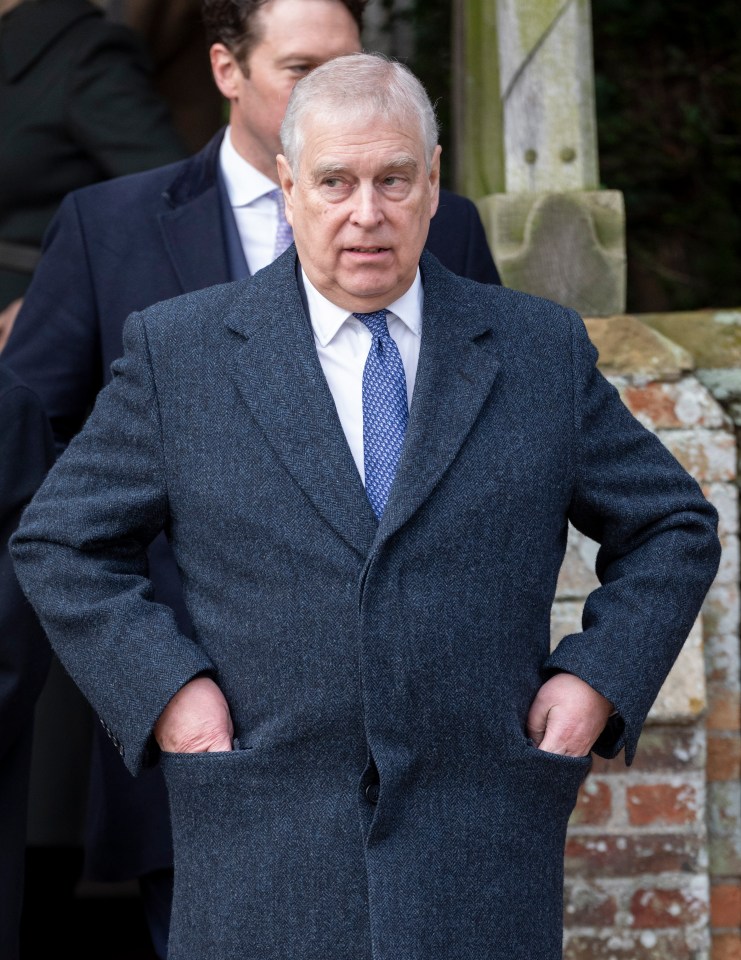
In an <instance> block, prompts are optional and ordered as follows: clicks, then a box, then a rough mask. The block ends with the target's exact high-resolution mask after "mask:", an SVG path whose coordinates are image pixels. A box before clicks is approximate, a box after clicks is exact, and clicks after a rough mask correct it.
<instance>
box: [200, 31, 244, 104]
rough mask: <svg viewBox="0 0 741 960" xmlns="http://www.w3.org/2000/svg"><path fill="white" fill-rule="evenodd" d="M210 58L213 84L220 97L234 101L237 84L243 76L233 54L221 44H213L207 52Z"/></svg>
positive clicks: (237, 89)
mask: <svg viewBox="0 0 741 960" xmlns="http://www.w3.org/2000/svg"><path fill="white" fill-rule="evenodd" d="M208 55H209V57H210V58H211V73H212V74H213V77H214V83H215V84H216V86H217V87H218V88H219V90H220V92H221V94H222V96H224V97H226V99H227V100H234V99H235V98H236V96H237V93H238V91H239V82H240V80H242V79H244V74H243V73H242V70H241V68H240V66H239V64H238V63H237V61H236V59H235V57H234V54H233V53H232V52H231V51H230V50H229V49H228V48H227V47H225V46H224V44H223V43H214V44H213V45H212V46H211V48H210V49H209V51H208Z"/></svg>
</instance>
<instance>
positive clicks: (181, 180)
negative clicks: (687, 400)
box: [3, 0, 499, 958]
mask: <svg viewBox="0 0 741 960" xmlns="http://www.w3.org/2000/svg"><path fill="white" fill-rule="evenodd" d="M364 6H365V0H203V4H202V7H203V20H204V23H205V26H206V29H207V33H208V37H209V43H210V48H209V52H210V58H211V65H212V73H213V77H214V81H215V84H216V87H217V88H218V90H219V91H220V93H221V94H222V96H223V97H224V98H225V102H226V103H228V111H229V122H228V124H227V125H226V127H225V128H224V130H222V131H220V132H219V134H218V135H217V136H216V137H215V138H214V139H213V140H212V141H211V142H210V143H209V144H208V145H207V146H206V147H205V148H204V149H203V150H202V151H201V152H199V153H198V154H196V155H195V156H193V157H190V158H189V159H188V160H185V161H183V162H182V163H178V164H175V165H171V166H167V167H160V168H157V169H155V170H152V171H149V172H147V173H144V174H142V175H140V176H135V177H125V178H118V179H115V180H112V181H109V182H107V183H105V184H101V185H99V186H97V187H95V188H94V189H91V190H83V191H78V192H75V193H73V194H71V195H70V196H69V197H68V198H67V200H66V201H65V203H64V204H63V205H62V208H61V211H60V214H59V216H58V217H57V219H56V220H55V222H54V224H53V226H52V228H51V230H50V231H49V233H48V235H47V239H46V245H45V252H44V256H43V258H42V261H41V263H40V265H39V268H38V270H37V273H36V275H35V277H34V280H33V283H32V284H31V288H30V290H29V291H28V294H27V297H26V300H25V303H24V306H23V310H22V311H21V313H20V315H19V317H18V319H17V321H16V324H15V328H14V330H13V334H12V336H11V337H10V340H9V342H8V345H7V347H6V348H5V350H4V352H3V359H4V360H5V361H6V362H7V364H8V365H9V366H10V367H11V368H12V369H13V370H14V371H15V373H16V374H18V375H19V376H20V377H21V378H22V379H23V380H24V381H25V382H26V383H28V384H29V385H30V386H31V387H32V388H33V389H34V390H35V391H36V392H37V393H38V395H39V396H40V397H41V399H42V401H43V403H44V406H45V408H46V410H47V413H48V414H49V417H50V420H51V423H52V427H53V429H54V434H55V437H56V440H57V444H58V446H59V447H60V448H63V447H64V446H65V445H66V444H67V442H68V441H69V440H70V438H71V437H72V436H73V435H74V434H75V433H76V432H77V431H78V430H79V428H80V426H81V425H82V423H83V422H84V420H85V418H86V417H87V415H88V413H89V411H90V408H91V406H92V404H93V402H94V400H95V397H96V395H97V393H98V391H99V390H100V388H101V387H102V386H103V385H104V384H105V383H107V382H108V380H109V379H110V366H111V363H112V362H113V360H115V359H116V357H118V356H119V355H120V353H121V350H122V345H121V344H122V328H123V324H124V321H125V319H126V317H127V316H128V314H129V313H130V312H132V311H133V310H140V309H142V308H144V307H147V306H149V305H150V304H152V303H156V302H157V301H159V300H164V299H167V298H169V297H174V296H177V295H178V294H181V293H186V292H188V291H191V290H198V289H201V288H203V287H206V286H210V285H211V284H215V283H223V282H225V281H228V280H236V279H238V278H242V277H246V276H249V275H250V274H254V273H256V272H257V271H258V270H260V269H262V268H263V267H265V266H267V265H268V264H269V263H271V262H272V260H273V259H274V258H275V256H276V255H277V253H278V252H282V251H283V250H284V249H285V247H286V246H287V245H288V244H289V243H290V240H291V238H290V229H289V228H288V224H287V223H286V222H285V219H284V218H283V217H282V194H281V191H280V190H279V189H278V174H277V171H276V165H275V157H276V154H277V153H279V152H280V149H281V144H280V125H281V122H282V120H283V115H284V113H285V108H286V103H287V101H288V96H289V94H290V92H291V90H292V89H293V86H294V84H295V83H296V81H297V80H298V79H300V78H301V77H302V76H304V75H305V74H306V73H308V72H309V71H311V70H312V69H313V68H314V67H316V66H318V65H319V64H321V63H324V62H325V61H326V60H329V59H331V58H332V57H335V56H337V55H339V54H346V53H352V52H355V51H359V50H360V29H361V25H362V14H363V9H364ZM203 53H204V59H205V57H206V51H205V50H204V52H203ZM427 246H428V249H430V250H431V251H432V252H433V253H434V254H435V255H436V256H438V257H439V258H440V259H441V260H442V262H443V263H444V264H445V266H447V267H448V268H449V269H451V270H453V271H454V272H455V273H459V274H461V275H462V276H467V277H470V278H472V279H474V280H481V281H484V282H487V283H498V282H499V277H498V274H497V270H496V267H495V266H494V262H493V261H492V257H491V253H490V251H489V248H488V246H487V242H486V236H485V234H484V229H483V226H482V224H481V220H480V218H479V216H478V213H477V211H476V207H475V206H474V204H473V203H472V202H471V201H470V200H468V199H466V198H464V197H460V196H456V195H455V194H452V193H450V192H447V191H443V192H442V195H441V202H440V205H439V209H438V212H437V214H436V215H435V217H434V219H433V220H432V221H431V224H430V231H429V234H428V237H427ZM149 561H150V572H151V576H152V581H153V582H154V585H155V591H156V594H157V597H158V599H159V600H162V601H163V602H165V603H167V604H168V605H169V606H170V607H171V608H172V609H173V610H174V612H175V614H176V616H177V617H178V620H179V623H180V625H181V627H182V629H184V630H186V631H188V630H190V626H189V619H188V614H187V611H186V609H185V605H184V603H183V599H182V592H181V589H180V578H179V575H178V572H177V568H176V565H175V562H174V560H173V557H172V553H171V551H170V550H169V548H168V546H167V543H166V539H165V537H159V538H158V539H157V540H156V541H155V542H154V544H153V545H152V547H151V549H150V551H149ZM52 677H53V679H54V677H55V674H54V673H53V675H52ZM73 692H74V691H73ZM52 712H56V713H57V714H58V713H59V709H57V711H52ZM95 730H96V735H97V736H96V740H95V749H94V754H93V766H92V777H91V795H90V802H89V805H88V807H89V815H88V822H87V828H88V829H87V843H86V863H85V872H86V874H87V876H88V877H89V878H91V879H94V880H98V881H100V880H114V881H120V880H129V879H132V878H134V877H136V878H138V879H139V883H140V886H141V890H142V894H143V898H144V905H145V909H146V912H147V916H148V920H149V928H150V932H151V934H152V939H153V942H154V945H155V948H156V950H157V952H158V955H159V956H160V958H164V956H165V943H166V940H167V924H168V904H169V898H170V893H169V891H170V887H171V884H172V871H171V865H172V849H171V841H170V826H169V817H168V806H167V797H166V794H165V788H164V783H163V780H162V776H161V773H160V771H159V769H157V768H155V769H152V770H150V771H148V772H147V774H146V775H144V776H142V777H139V778H138V779H136V780H134V779H133V778H132V777H131V776H130V775H129V774H128V773H127V772H126V770H125V768H124V766H123V764H122V763H121V761H120V758H119V757H118V755H117V753H116V752H115V750H113V749H112V747H111V746H110V744H109V743H108V741H107V739H106V738H105V737H104V736H102V735H100V734H102V731H100V730H99V729H98V725H97V724H96V725H95ZM53 895H54V891H49V896H53Z"/></svg>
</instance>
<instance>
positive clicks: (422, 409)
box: [377, 253, 499, 543]
mask: <svg viewBox="0 0 741 960" xmlns="http://www.w3.org/2000/svg"><path fill="white" fill-rule="evenodd" d="M420 267H421V271H422V282H423V285H424V309H423V317H422V345H421V349H420V355H419V365H418V367H417V377H416V381H415V385H414V395H413V397H412V407H411V411H410V416H409V425H408V427H407V434H406V439H405V441H404V448H403V450H402V455H401V459H400V461H399V467H398V469H397V473H396V477H395V479H394V483H393V486H392V488H391V492H390V495H389V500H388V503H387V505H386V510H385V512H384V515H383V518H382V520H381V524H380V527H379V529H378V536H377V543H379V542H380V541H382V540H385V539H387V538H388V537H390V536H391V535H392V534H393V533H395V532H396V531H397V530H398V529H399V527H401V526H402V524H404V523H406V522H407V520H409V519H410V517H411V516H412V515H413V514H414V513H415V512H416V511H417V510H418V509H419V507H420V506H421V505H422V504H423V503H424V501H425V500H426V499H427V497H429V496H430V494H431V493H432V491H433V490H434V488H435V487H436V485H437V484H438V482H439V481H440V479H441V477H442V476H443V474H444V473H445V471H446V470H447V469H448V468H449V467H450V465H451V463H452V462H453V461H454V459H455V457H456V455H457V454H458V451H459V450H460V447H461V445H462V443H463V441H464V440H465V439H466V436H467V435H468V433H469V432H470V430H471V427H472V426H473V424H474V421H475V420H476V417H477V416H478V414H479V411H480V410H481V406H482V404H483V403H484V401H485V400H486V398H487V396H488V395H489V393H490V391H491V388H492V385H493V383H494V379H495V377H496V374H497V371H498V368H499V362H498V360H497V359H496V357H495V338H494V332H493V325H494V318H493V317H492V316H491V315H490V312H489V313H482V312H481V309H480V307H479V306H478V305H477V304H476V303H475V302H473V303H472V302H470V301H468V302H467V301H463V302H462V301H461V297H460V290H459V288H458V284H457V282H456V279H455V278H454V277H452V275H451V274H449V273H448V272H447V271H446V270H445V269H444V268H443V267H442V266H441V265H440V264H439V262H438V261H437V260H435V259H434V258H433V257H432V256H431V255H430V254H427V253H423V254H422V259H421V262H420Z"/></svg>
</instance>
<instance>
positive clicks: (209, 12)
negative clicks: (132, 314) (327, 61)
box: [201, 0, 368, 65]
mask: <svg viewBox="0 0 741 960" xmlns="http://www.w3.org/2000/svg"><path fill="white" fill-rule="evenodd" d="M270 2H271V0H202V4H201V11H202V16H203V22H204V24H205V27H206V39H207V41H208V45H209V46H211V45H212V44H214V43H223V44H224V46H225V47H226V48H227V49H228V50H229V51H230V52H231V53H232V54H233V55H234V57H235V58H236V60H237V61H238V62H239V63H241V64H243V65H244V64H245V63H246V62H247V58H248V57H249V55H250V52H251V51H252V49H253V47H255V46H256V45H257V44H258V43H259V42H260V40H261V39H262V37H261V33H260V27H259V22H258V20H257V16H256V14H257V12H258V11H259V10H260V8H261V7H264V6H265V5H266V4H268V3H270ZM334 2H337V3H341V4H342V6H343V7H345V8H346V9H347V11H348V12H349V14H350V16H351V17H352V18H353V20H354V21H355V23H357V25H358V30H359V31H360V30H362V28H363V12H364V10H365V6H366V4H367V2H368V0H334Z"/></svg>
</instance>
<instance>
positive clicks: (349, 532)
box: [225, 248, 377, 557]
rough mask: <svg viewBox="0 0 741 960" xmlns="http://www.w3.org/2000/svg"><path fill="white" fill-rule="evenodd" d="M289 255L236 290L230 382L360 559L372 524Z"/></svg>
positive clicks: (230, 323)
mask: <svg viewBox="0 0 741 960" xmlns="http://www.w3.org/2000/svg"><path fill="white" fill-rule="evenodd" d="M295 265H296V254H295V250H294V249H293V248H291V249H290V250H289V251H287V252H286V253H285V254H284V255H283V256H282V257H280V258H279V259H278V260H277V261H276V262H275V263H274V264H273V265H271V266H270V267H268V268H266V269H265V270H264V271H260V273H259V274H258V275H257V276H256V277H255V278H253V280H252V282H251V283H250V284H249V285H245V286H244V287H242V290H243V291H244V292H245V296H240V297H239V303H238V309H236V310H235V311H234V312H233V313H232V314H231V315H230V316H228V317H227V318H226V320H225V322H226V324H227V326H228V327H229V328H230V329H232V330H234V331H235V332H236V333H238V334H239V337H240V339H239V340H238V342H237V349H236V351H235V356H234V363H233V376H234V379H235V382H236V385H237V387H238V389H239V392H240V394H241V396H242V398H243V399H244V401H245V403H246V404H247V406H248V407H249V409H250V412H251V413H252V416H253V417H254V418H255V420H256V421H257V423H258V425H259V426H260V428H261V430H262V431H263V433H264V435H265V437H266V439H267V441H268V443H269V444H270V445H271V447H272V448H273V450H274V451H275V453H276V455H277V456H278V457H279V459H280V460H281V462H282V463H283V465H284V467H285V468H286V470H288V472H289V473H290V474H291V476H292V477H293V479H294V480H295V482H296V483H297V485H298V486H299V487H300V488H301V489H302V490H303V491H304V493H305V494H306V496H307V497H308V499H309V500H310V501H311V503H312V504H313V505H314V507H315V509H316V510H317V511H318V512H319V513H320V514H321V516H322V517H323V518H324V520H325V521H326V522H327V523H328V524H329V525H330V526H331V527H332V528H333V529H334V530H335V531H336V533H337V534H338V535H339V536H340V537H341V538H342V539H343V540H344V541H345V542H346V543H347V544H348V546H350V547H351V548H352V549H354V550H356V551H357V552H358V553H359V554H360V555H361V556H362V557H365V556H366V554H367V553H368V550H369V549H370V545H371V544H372V542H373V538H374V536H375V533H376V529H377V524H376V519H375V517H374V516H373V511H372V510H371V507H370V504H369V503H368V500H367V497H366V496H365V490H364V489H363V484H362V483H361V480H360V476H359V475H358V471H357V469H356V467H355V462H354V461H353V458H352V454H351V453H350V448H349V447H348V445H347V441H346V440H345V435H344V433H343V430H342V426H341V424H340V420H339V417H338V416H337V410H336V408H335V405H334V401H333V399H332V395H331V393H330V390H329V387H328V385H327V381H326V379H325V377H324V373H323V371H322V367H321V364H320V362H319V358H318V356H317V352H316V348H315V346H314V341H313V337H312V334H311V327H310V324H309V321H308V319H307V317H306V314H305V312H304V308H303V305H302V302H301V297H300V294H299V291H298V286H297V282H296V276H295Z"/></svg>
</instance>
